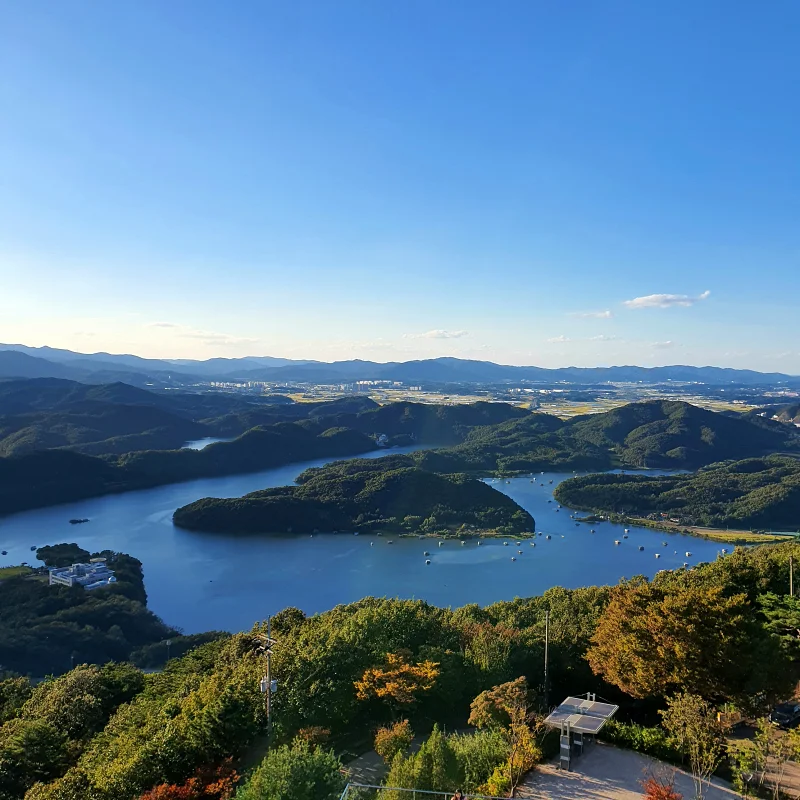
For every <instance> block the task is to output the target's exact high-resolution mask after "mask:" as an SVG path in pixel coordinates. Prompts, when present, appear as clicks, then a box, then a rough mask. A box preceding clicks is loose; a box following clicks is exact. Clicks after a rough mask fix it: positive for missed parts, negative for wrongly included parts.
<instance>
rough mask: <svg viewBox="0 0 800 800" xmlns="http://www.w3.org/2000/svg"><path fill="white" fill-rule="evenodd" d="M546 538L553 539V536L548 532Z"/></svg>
mask: <svg viewBox="0 0 800 800" xmlns="http://www.w3.org/2000/svg"><path fill="white" fill-rule="evenodd" d="M544 538H545V539H552V538H553V537H552V536H551V535H550V534H549V533H548V534H547V536H545V537H544Z"/></svg>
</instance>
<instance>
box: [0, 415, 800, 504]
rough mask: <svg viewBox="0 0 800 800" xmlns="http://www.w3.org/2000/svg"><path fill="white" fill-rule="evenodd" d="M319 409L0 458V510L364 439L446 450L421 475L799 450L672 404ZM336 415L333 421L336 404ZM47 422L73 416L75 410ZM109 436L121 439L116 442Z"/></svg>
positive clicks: (267, 461) (779, 427)
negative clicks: (215, 433)
mask: <svg viewBox="0 0 800 800" xmlns="http://www.w3.org/2000/svg"><path fill="white" fill-rule="evenodd" d="M84 402H87V401H84ZM297 405H301V404H297ZM287 408H292V407H291V406H288V407H287ZM325 408H326V407H324V406H319V407H318V408H316V409H314V410H312V411H311V412H307V413H309V416H308V417H306V418H303V419H300V420H297V421H294V422H277V423H273V424H271V425H264V426H260V427H256V428H253V429H251V430H249V431H248V432H247V433H245V434H243V435H242V436H239V437H238V438H237V439H235V440H233V441H230V442H219V443H216V444H213V445H211V446H209V447H207V448H205V449H204V450H200V451H194V450H183V449H182V450H162V449H156V450H140V451H135V452H127V453H123V454H121V455H118V456H117V457H115V458H112V457H109V456H108V455H106V456H105V457H103V458H93V457H90V456H87V455H81V454H79V453H74V452H68V451H67V450H59V449H50V450H43V451H39V450H36V451H34V452H31V453H29V454H28V455H22V456H18V457H17V456H15V457H10V458H2V457H0V513H11V512H13V511H20V510H23V509H26V508H36V507H40V506H45V505H52V504H55V503H63V502H68V501H71V500H78V499H81V498H85V497H92V496H95V495H98V494H104V493H108V492H119V491H127V490H130V489H140V488H146V487H150V486H157V485H161V484H165V483H173V482H177V481H184V480H192V479H194V478H203V477H214V476H218V475H230V474H235V473H237V472H242V473H243V472H254V471H257V470H262V469H269V468H271V467H277V466H282V465H284V464H289V463H293V462H298V461H304V460H311V459H317V458H340V457H345V456H352V455H358V454H360V453H365V452H367V451H368V450H374V449H376V447H377V445H376V442H375V436H377V435H378V434H381V433H385V434H387V435H388V436H389V437H390V438H389V441H390V443H393V444H407V443H412V442H413V443H417V444H428V445H431V444H434V445H435V444H448V443H449V445H450V446H448V447H445V448H440V449H437V450H426V451H424V452H419V453H416V454H415V455H414V457H413V459H411V460H410V461H409V462H408V465H409V466H416V467H419V468H422V469H425V470H426V471H428V472H438V473H447V474H449V473H462V472H473V473H488V472H495V471H500V472H513V471H531V470H540V469H555V470H564V471H572V470H604V469H608V468H610V467H612V466H619V465H622V466H630V467H672V468H679V467H683V468H696V467H698V466H702V465H704V464H708V463H711V462H713V461H720V460H726V459H737V458H746V457H755V456H761V455H765V454H769V453H772V452H776V451H787V452H791V451H793V450H797V441H798V436H797V434H796V433H795V430H796V429H795V428H794V426H791V425H785V424H780V423H777V422H772V421H771V420H766V419H763V418H760V417H748V416H745V415H727V414H719V413H714V412H711V411H705V410H703V409H700V408H697V407H695V406H691V405H689V404H688V403H681V402H659V401H652V402H646V403H632V404H630V405H628V406H623V407H622V408H618V409H615V410H613V411H609V412H606V413H603V414H595V415H592V416H586V417H579V418H575V419H573V420H568V421H564V420H561V419H559V418H557V417H553V416H549V415H547V414H538V413H530V412H528V411H526V410H524V409H520V408H516V407H514V406H510V405H507V404H503V403H475V404H473V405H454V406H435V405H432V406H430V405H424V404H419V403H392V404H389V405H386V406H381V407H379V408H373V407H368V408H367V409H366V410H364V411H361V412H360V413H352V412H350V411H347V412H344V413H336V414H333V415H329V414H326V413H324V412H325ZM337 408H338V409H339V411H340V412H341V406H340V405H339V406H337ZM157 411H158V409H150V408H138V407H137V412H136V413H137V414H141V415H142V418H144V417H146V415H147V414H150V413H154V412H157ZM51 413H52V414H56V415H60V414H68V415H75V414H77V413H78V411H77V410H76V409H75V408H73V409H72V410H71V411H64V410H58V411H53V412H51ZM109 413H111V412H110V411H109ZM244 413H247V414H249V413H251V412H250V411H248V412H244ZM259 413H260V412H259ZM269 413H272V412H269ZM291 413H294V412H291ZM90 423H91V419H88V420H86V424H87V426H88V425H89V424H90ZM342 423H344V424H342ZM92 424H94V425H95V427H96V426H97V425H98V424H99V423H98V421H96V420H95V421H94V423H92ZM52 433H53V432H52V431H50V432H48V434H47V435H52ZM14 435H20V434H19V433H17V434H12V438H13V436H14ZM37 435H39V436H41V437H44V435H45V434H44V432H39V433H37ZM148 435H149V434H148V433H147V432H146V431H141V432H140V433H138V434H131V436H132V437H133V438H138V439H140V440H141V438H142V437H146V436H148ZM120 438H125V437H118V439H117V441H118V440H119V439H120ZM41 440H42V439H39V441H41ZM108 441H112V440H108ZM74 447H75V446H73V449H74ZM77 447H78V449H80V448H84V449H91V451H92V452H98V451H97V450H96V449H94V448H95V447H100V445H98V444H97V443H89V442H87V443H84V444H83V445H77ZM133 449H134V450H136V448H133Z"/></svg>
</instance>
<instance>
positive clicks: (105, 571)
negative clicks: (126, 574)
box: [49, 558, 117, 590]
mask: <svg viewBox="0 0 800 800" xmlns="http://www.w3.org/2000/svg"><path fill="white" fill-rule="evenodd" d="M49 572H50V585H51V586H52V585H53V584H61V585H62V586H83V588H84V589H87V590H88V589H99V588H100V587H101V586H108V585H109V584H110V583H115V582H116V580H117V579H116V578H115V577H114V572H113V570H110V569H109V568H108V566H107V565H106V560H105V559H104V558H93V559H91V560H90V561H89V563H88V564H73V565H72V566H71V567H51V568H50V570H49Z"/></svg>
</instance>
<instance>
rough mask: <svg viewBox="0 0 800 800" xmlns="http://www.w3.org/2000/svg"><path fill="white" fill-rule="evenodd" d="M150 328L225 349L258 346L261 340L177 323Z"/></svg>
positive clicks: (152, 325)
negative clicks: (163, 329)
mask: <svg viewBox="0 0 800 800" xmlns="http://www.w3.org/2000/svg"><path fill="white" fill-rule="evenodd" d="M146 327H148V328H166V329H168V330H170V331H174V334H173V335H175V336H180V337H181V338H184V339H198V340H200V341H202V343H203V344H207V345H217V346H220V345H221V346H223V347H235V346H237V345H242V344H258V342H259V341H260V340H259V339H253V338H251V337H247V336H233V335H232V334H230V333H220V332H219V331H204V330H202V329H199V328H190V327H188V326H187V325H180V324H179V323H176V322H151V323H150V324H149V325H147V326H146Z"/></svg>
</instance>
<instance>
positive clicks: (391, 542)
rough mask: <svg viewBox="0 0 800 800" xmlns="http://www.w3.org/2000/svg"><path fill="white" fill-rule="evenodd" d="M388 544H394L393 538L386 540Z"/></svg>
mask: <svg viewBox="0 0 800 800" xmlns="http://www.w3.org/2000/svg"><path fill="white" fill-rule="evenodd" d="M386 544H394V542H393V541H392V540H391V539H389V541H388V542H386Z"/></svg>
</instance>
